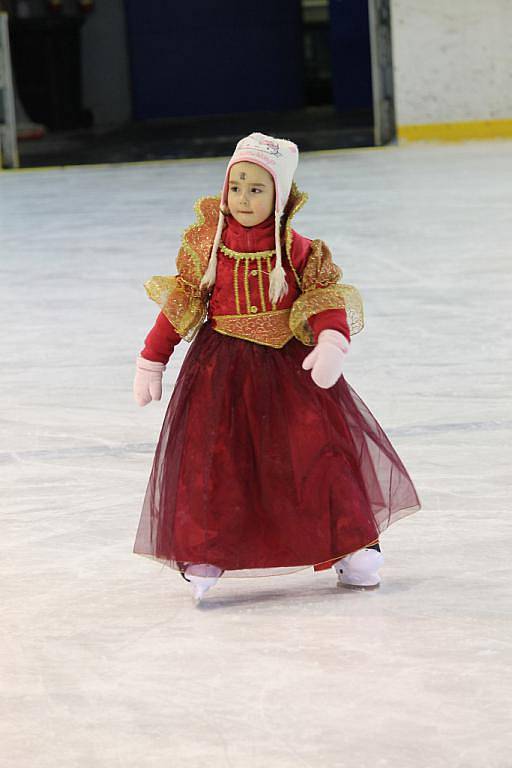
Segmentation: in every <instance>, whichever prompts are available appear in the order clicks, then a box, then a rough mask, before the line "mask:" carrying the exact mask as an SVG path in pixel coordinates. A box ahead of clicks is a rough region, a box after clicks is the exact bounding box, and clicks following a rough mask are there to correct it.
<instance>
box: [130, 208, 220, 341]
mask: <svg viewBox="0 0 512 768" xmlns="http://www.w3.org/2000/svg"><path fill="white" fill-rule="evenodd" d="M219 204H220V197H219V196H216V197H213V196H210V197H200V198H199V200H197V201H196V203H195V205H194V210H195V212H196V221H195V222H194V224H191V225H190V226H189V227H187V228H186V229H185V231H184V232H183V236H182V239H181V248H180V250H179V253H178V256H177V259H176V266H177V268H178V273H179V274H177V275H173V276H172V277H169V276H159V275H157V276H155V277H152V278H151V280H148V281H147V282H146V283H145V284H144V287H145V289H146V292H147V294H148V296H149V298H150V299H152V300H153V301H155V302H156V303H157V304H158V305H159V307H160V308H161V310H162V312H163V313H164V315H165V316H166V317H167V319H168V320H170V322H171V323H172V324H173V326H174V328H175V329H176V330H177V332H178V333H179V334H180V336H181V337H182V338H183V339H186V341H192V339H193V338H194V336H195V335H196V333H197V331H198V330H199V328H200V327H201V325H202V324H203V322H204V319H205V317H206V305H207V299H208V290H207V289H205V288H200V283H201V278H202V276H203V274H204V272H205V270H206V267H207V265H208V259H209V257H210V251H211V247H212V244H213V240H214V238H215V231H216V229H217V221H218V217H219Z"/></svg>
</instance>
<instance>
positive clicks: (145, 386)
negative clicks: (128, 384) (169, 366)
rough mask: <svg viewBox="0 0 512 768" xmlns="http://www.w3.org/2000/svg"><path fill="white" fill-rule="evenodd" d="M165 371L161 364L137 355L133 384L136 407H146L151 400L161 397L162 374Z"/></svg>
mask: <svg viewBox="0 0 512 768" xmlns="http://www.w3.org/2000/svg"><path fill="white" fill-rule="evenodd" d="M164 371H165V365H164V364H163V363H156V362H154V361H153V360H146V358H145V357H142V356H141V355H139V356H138V357H137V368H136V371H135V380H134V382H133V394H134V397H135V402H136V403H137V404H138V405H141V406H142V405H147V404H148V403H149V402H151V400H160V398H161V397H162V374H163V372H164Z"/></svg>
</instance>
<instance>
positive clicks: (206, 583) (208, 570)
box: [185, 563, 222, 605]
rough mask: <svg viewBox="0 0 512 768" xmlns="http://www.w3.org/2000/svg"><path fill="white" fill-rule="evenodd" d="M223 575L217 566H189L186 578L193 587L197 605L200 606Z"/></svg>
mask: <svg viewBox="0 0 512 768" xmlns="http://www.w3.org/2000/svg"><path fill="white" fill-rule="evenodd" d="M221 574H222V569H221V568H217V566H216V565H208V564H207V563H194V564H193V565H187V567H186V568H185V576H186V578H187V580H188V581H190V583H191V585H192V599H193V601H194V603H195V604H196V605H199V603H200V602H201V600H202V599H203V597H204V595H205V594H206V592H208V590H209V589H211V588H212V587H213V586H215V584H216V583H217V582H218V580H219V578H220V576H221Z"/></svg>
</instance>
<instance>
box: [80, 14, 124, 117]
mask: <svg viewBox="0 0 512 768" xmlns="http://www.w3.org/2000/svg"><path fill="white" fill-rule="evenodd" d="M82 89H83V95H82V101H83V104H84V107H87V108H89V109H92V111H93V113H94V119H95V124H96V125H106V124H120V123H123V122H126V121H127V120H129V119H130V117H131V110H132V107H131V85H130V70H129V62H128V48H127V41H126V28H125V16H124V6H123V0H107V2H105V1H104V0H103V1H100V2H97V3H96V4H95V8H94V11H93V13H91V15H90V16H88V17H87V20H86V22H85V24H84V26H83V29H82Z"/></svg>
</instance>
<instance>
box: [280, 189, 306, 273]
mask: <svg viewBox="0 0 512 768" xmlns="http://www.w3.org/2000/svg"><path fill="white" fill-rule="evenodd" d="M308 197H309V196H308V194H307V192H301V191H300V189H299V188H298V186H297V185H296V183H295V182H292V188H291V190H290V196H289V198H288V202H287V203H286V209H285V212H284V216H285V225H284V232H285V235H284V236H285V250H286V256H287V257H288V263H289V265H290V267H291V270H292V272H293V274H294V275H295V281H296V283H297V285H298V287H299V288H301V281H300V277H299V275H298V274H297V271H296V269H295V267H294V265H293V261H292V244H293V230H292V219H293V217H294V216H295V215H296V214H297V213H298V212H299V211H300V209H301V208H302V207H303V206H304V205H306V203H307V201H308Z"/></svg>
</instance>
